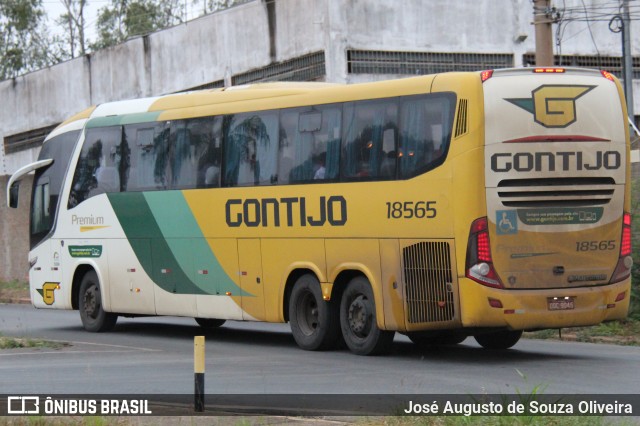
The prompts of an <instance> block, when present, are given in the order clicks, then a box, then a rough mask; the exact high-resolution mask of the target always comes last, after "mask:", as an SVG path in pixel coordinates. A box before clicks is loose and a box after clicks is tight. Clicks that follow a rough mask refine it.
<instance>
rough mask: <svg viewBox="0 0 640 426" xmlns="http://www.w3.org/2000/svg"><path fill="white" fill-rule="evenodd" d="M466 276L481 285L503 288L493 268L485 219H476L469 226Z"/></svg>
mask: <svg viewBox="0 0 640 426" xmlns="http://www.w3.org/2000/svg"><path fill="white" fill-rule="evenodd" d="M466 276H467V278H471V279H472V280H474V281H475V282H478V283H480V284H482V285H486V286H489V287H497V288H502V287H503V286H502V282H501V281H500V277H499V276H498V274H497V273H496V271H495V269H494V267H493V259H492V258H491V243H490V241H489V226H488V222H487V218H486V217H481V218H479V219H476V220H474V221H473V223H472V224H471V230H470V231H469V243H468V245H467V265H466Z"/></svg>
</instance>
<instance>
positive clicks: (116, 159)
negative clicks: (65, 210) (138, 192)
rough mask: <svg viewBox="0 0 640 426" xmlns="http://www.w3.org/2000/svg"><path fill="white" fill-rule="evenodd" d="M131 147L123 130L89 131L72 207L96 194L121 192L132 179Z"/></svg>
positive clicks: (83, 148)
mask: <svg viewBox="0 0 640 426" xmlns="http://www.w3.org/2000/svg"><path fill="white" fill-rule="evenodd" d="M129 154H130V153H129V146H128V143H127V142H126V138H124V139H123V138H122V127H120V126H113V127H98V128H92V129H87V130H86V131H85V139H84V145H83V146H82V151H81V152H80V158H79V159H78V164H77V166H76V170H75V174H74V176H73V182H72V184H71V194H70V195H69V208H73V207H75V206H77V205H78V204H80V203H81V202H83V201H84V200H86V199H88V198H91V197H93V196H94V195H98V194H103V193H105V192H120V190H121V187H122V186H124V187H126V185H127V181H128V176H129V160H130V158H129Z"/></svg>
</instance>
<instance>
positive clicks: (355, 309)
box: [340, 277, 395, 355]
mask: <svg viewBox="0 0 640 426" xmlns="http://www.w3.org/2000/svg"><path fill="white" fill-rule="evenodd" d="M340 326H341V328H342V336H343V337H344V341H345V343H346V344H347V346H348V347H349V349H350V350H351V352H353V353H355V354H357V355H376V354H382V353H386V352H388V351H389V350H390V349H391V344H392V342H393V335H394V334H395V332H393V331H385V330H380V329H379V328H378V325H377V321H376V304H375V300H374V298H373V290H372V289H371V285H370V284H369V281H368V280H367V279H366V278H364V277H356V278H353V279H352V280H351V281H349V284H347V287H346V288H345V290H344V293H343V294H342V300H341V301H340Z"/></svg>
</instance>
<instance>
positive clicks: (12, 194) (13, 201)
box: [9, 182, 20, 209]
mask: <svg viewBox="0 0 640 426" xmlns="http://www.w3.org/2000/svg"><path fill="white" fill-rule="evenodd" d="M19 193H20V182H13V183H12V184H11V187H10V188H9V207H11V208H12V209H17V208H18V194H19Z"/></svg>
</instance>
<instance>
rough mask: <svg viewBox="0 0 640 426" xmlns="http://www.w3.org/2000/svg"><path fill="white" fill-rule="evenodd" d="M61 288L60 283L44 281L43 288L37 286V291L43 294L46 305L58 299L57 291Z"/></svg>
mask: <svg viewBox="0 0 640 426" xmlns="http://www.w3.org/2000/svg"><path fill="white" fill-rule="evenodd" d="M59 288H60V283H44V284H42V289H39V288H37V289H36V291H37V292H38V293H40V296H42V300H43V301H44V303H45V304H46V305H49V306H51V305H53V303H54V302H55V301H56V294H55V291H56V290H58V289H59Z"/></svg>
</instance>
